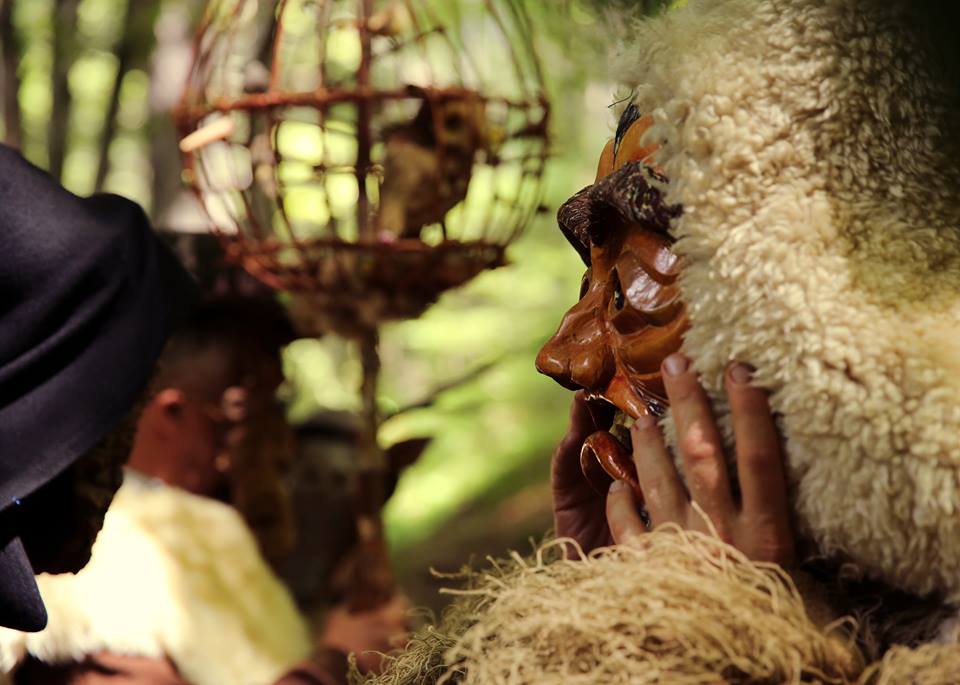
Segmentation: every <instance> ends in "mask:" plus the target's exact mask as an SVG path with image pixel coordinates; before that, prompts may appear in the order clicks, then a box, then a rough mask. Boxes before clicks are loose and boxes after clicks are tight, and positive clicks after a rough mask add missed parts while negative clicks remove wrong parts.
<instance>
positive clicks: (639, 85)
mask: <svg viewBox="0 0 960 685" xmlns="http://www.w3.org/2000/svg"><path fill="white" fill-rule="evenodd" d="M929 5H931V3H923V2H921V3H914V2H906V1H905V0H892V1H891V0H762V1H758V0H691V1H690V2H689V4H687V5H686V6H685V7H683V8H680V9H676V10H673V11H670V12H666V13H664V14H662V15H660V16H658V17H656V18H653V19H648V20H638V21H634V22H629V21H626V20H625V21H624V23H623V25H622V29H623V36H624V39H623V41H622V42H621V47H620V48H619V50H618V54H617V58H616V60H615V62H616V64H617V69H618V73H617V75H618V76H619V78H620V80H622V81H623V82H625V83H627V84H628V85H629V86H630V87H631V88H632V89H633V92H634V97H633V102H634V103H635V104H637V105H638V106H639V108H640V110H641V111H642V112H644V113H649V114H651V115H652V116H653V119H654V124H653V126H652V127H651V128H650V129H649V131H648V132H647V133H646V136H645V141H644V142H656V143H660V144H662V145H663V147H662V149H661V150H660V151H659V152H658V153H657V156H656V164H657V165H658V167H660V168H661V169H662V170H663V172H664V173H665V175H666V176H667V177H668V178H669V179H670V186H669V189H668V196H667V199H668V201H669V202H671V203H679V204H681V205H682V206H683V216H682V218H680V219H678V220H677V221H676V222H675V223H674V226H673V234H674V235H675V237H677V238H678V242H677V244H676V246H675V248H676V252H677V253H678V254H680V255H681V257H682V258H683V260H684V261H685V264H684V268H683V274H682V277H681V288H682V294H683V298H684V300H685V302H686V304H687V307H688V312H689V317H690V320H691V323H692V327H691V329H690V331H689V332H688V333H687V334H686V337H685V342H684V345H683V350H684V352H685V353H687V354H688V355H689V356H690V357H692V358H693V359H694V360H695V364H696V368H697V370H698V371H699V372H700V374H701V378H702V380H703V382H704V383H705V385H706V387H707V388H708V390H709V391H710V393H711V395H712V396H713V398H714V400H715V401H716V402H717V406H718V407H719V409H718V414H719V417H720V420H721V422H722V423H723V425H724V427H725V433H726V435H727V437H728V438H730V436H731V431H730V426H729V416H728V410H727V408H726V407H725V405H724V403H723V392H722V388H723V372H724V369H725V367H726V366H727V364H728V363H729V362H731V361H732V360H738V361H741V362H746V363H749V364H752V365H753V366H754V367H755V368H756V370H757V372H756V375H755V380H756V382H757V383H758V384H760V385H762V386H763V387H765V388H767V389H769V391H770V392H771V403H772V406H773V408H774V409H775V411H776V412H778V413H779V414H780V415H781V417H782V418H781V429H782V433H783V436H784V438H785V439H786V446H787V454H788V466H789V475H790V479H791V483H792V488H793V493H792V495H793V498H794V503H795V510H796V512H797V515H798V521H799V524H800V528H801V532H802V533H803V534H804V535H805V536H808V537H810V538H812V539H813V540H814V541H815V542H816V543H817V545H818V546H819V548H820V549H821V550H822V551H823V552H825V553H828V554H831V553H839V554H841V555H843V556H844V557H845V558H848V559H850V560H851V561H853V562H854V563H856V564H857V565H859V566H861V567H862V568H863V569H865V570H866V572H867V573H868V574H870V575H871V576H873V577H875V578H877V579H879V580H881V581H884V582H886V583H889V584H891V585H893V586H895V587H897V588H900V589H903V590H907V591H910V592H914V593H920V594H922V593H928V592H942V593H945V594H946V595H948V596H949V598H950V599H952V600H958V599H960V571H958V569H960V511H958V509H960V345H958V340H960V190H958V189H960V161H958V160H960V155H958V154H957V153H958V147H960V146H958V139H960V124H958V112H960V108H958V106H957V105H958V97H957V85H956V83H957V82H956V80H955V79H953V78H952V76H953V74H954V73H955V71H954V65H953V64H952V63H950V61H949V59H948V57H949V46H948V48H947V49H941V43H939V42H938V41H939V36H938V32H937V31H936V29H935V26H936V23H937V16H936V15H935V14H931V13H930V6H929Z"/></svg>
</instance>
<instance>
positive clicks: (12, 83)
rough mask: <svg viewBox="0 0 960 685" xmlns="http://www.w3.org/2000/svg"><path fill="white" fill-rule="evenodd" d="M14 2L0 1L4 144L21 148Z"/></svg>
mask: <svg viewBox="0 0 960 685" xmlns="http://www.w3.org/2000/svg"><path fill="white" fill-rule="evenodd" d="M13 2H14V0H0V59H2V60H3V64H2V66H0V69H2V71H0V86H2V88H3V131H4V142H5V143H6V144H7V145H10V146H11V147H15V148H19V147H20V140H21V136H22V134H21V130H20V102H19V100H18V94H19V93H20V76H19V74H18V73H17V71H18V69H19V68H20V44H19V41H18V40H17V35H16V31H15V30H14V28H13Z"/></svg>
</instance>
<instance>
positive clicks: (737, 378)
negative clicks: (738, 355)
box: [730, 364, 753, 385]
mask: <svg viewBox="0 0 960 685" xmlns="http://www.w3.org/2000/svg"><path fill="white" fill-rule="evenodd" d="M752 378H753V369H751V368H750V367H749V366H747V365H746V364H734V365H733V367H732V368H731V369H730V379H731V380H732V381H733V382H734V383H739V384H740V385H746V384H747V383H749V382H750V380H751V379H752Z"/></svg>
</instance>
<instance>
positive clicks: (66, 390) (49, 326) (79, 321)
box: [0, 145, 195, 630]
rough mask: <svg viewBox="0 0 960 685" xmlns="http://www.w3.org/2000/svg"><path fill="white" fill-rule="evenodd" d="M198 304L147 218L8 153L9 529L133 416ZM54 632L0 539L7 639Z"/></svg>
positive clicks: (0, 467)
mask: <svg viewBox="0 0 960 685" xmlns="http://www.w3.org/2000/svg"><path fill="white" fill-rule="evenodd" d="M194 297H195V288H194V286H193V283H192V281H191V279H190V277H189V276H188V275H187V273H186V272H185V271H184V269H183V268H182V267H181V266H180V264H179V263H178V262H177V260H176V258H175V257H173V255H172V253H171V252H170V251H169V250H168V249H167V248H166V247H165V246H164V245H163V244H162V243H161V241H160V240H159V239H158V238H157V236H156V235H155V233H154V232H153V230H152V229H151V227H150V224H149V222H148V220H147V217H146V216H145V214H144V213H143V210H142V209H140V207H139V206H137V205H136V204H134V203H133V202H130V201H129V200H125V199H123V198H121V197H117V196H113V195H97V196H94V197H90V198H80V197H77V196H76V195H73V194H72V193H70V192H68V191H66V190H65V189H64V188H62V187H61V186H60V184H58V183H57V182H56V181H55V180H54V179H53V178H51V177H50V176H49V175H47V174H46V173H45V172H43V171H41V170H40V169H38V168H36V167H35V166H33V165H32V164H30V163H29V162H27V161H26V160H25V159H24V158H23V157H21V156H20V154H19V153H17V152H16V151H14V150H12V149H10V148H8V147H4V146H2V145H0V521H9V520H11V519H12V518H15V517H12V516H9V515H6V516H4V514H9V513H10V511H11V508H14V507H17V506H19V503H20V501H21V500H22V499H23V498H25V497H27V496H28V495H30V494H31V493H32V492H34V491H35V490H37V489H38V488H39V487H41V486H42V485H44V484H45V483H47V482H49V481H50V480H52V479H53V478H55V477H56V476H57V475H58V474H59V473H61V472H62V471H63V470H65V469H66V468H67V467H68V466H69V465H70V464H72V463H73V462H74V461H75V460H76V459H77V458H78V457H79V456H81V455H82V454H84V453H85V452H87V451H88V450H90V449H91V448H92V447H94V446H95V445H96V444H97V443H98V442H99V441H100V440H101V439H102V438H103V437H104V436H106V435H107V434H108V433H109V432H110V431H111V430H113V429H114V427H115V426H116V425H117V424H118V423H119V422H120V421H121V420H122V419H123V418H124V417H125V416H126V415H127V414H128V413H129V412H130V411H131V409H132V408H133V406H134V405H135V404H136V403H137V401H138V400H139V399H140V397H141V396H142V394H143V393H144V391H145V387H146V385H147V383H148V382H149V379H150V377H151V374H152V372H153V369H154V366H155V364H156V361H157V358H158V357H159V355H160V352H161V350H162V348H163V345H164V342H165V340H166V338H167V336H168V335H169V333H170V332H171V330H172V329H173V327H174V326H175V325H176V324H177V323H178V322H179V321H180V320H181V319H182V318H183V317H184V316H185V315H186V314H187V312H188V310H189V309H190V307H191V303H192V301H193V300H194ZM45 624H46V612H45V610H44V607H43V602H42V600H41V599H40V595H39V592H38V590H37V586H36V583H35V581H34V578H33V569H32V567H31V565H30V562H29V560H28V559H27V556H26V554H25V552H24V549H23V545H22V544H21V542H20V539H19V538H18V537H17V532H16V527H15V526H10V525H3V526H0V625H5V626H8V627H11V628H17V629H20V630H39V629H41V628H43V627H44V625H45Z"/></svg>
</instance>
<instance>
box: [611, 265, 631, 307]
mask: <svg viewBox="0 0 960 685" xmlns="http://www.w3.org/2000/svg"><path fill="white" fill-rule="evenodd" d="M610 277H611V278H612V279H613V299H612V300H611V302H612V303H613V309H614V311H617V312H620V311H623V308H624V307H625V306H626V305H627V298H626V297H624V295H623V287H622V286H621V285H620V274H618V273H617V272H616V271H614V272H613V273H612V274H610Z"/></svg>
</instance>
